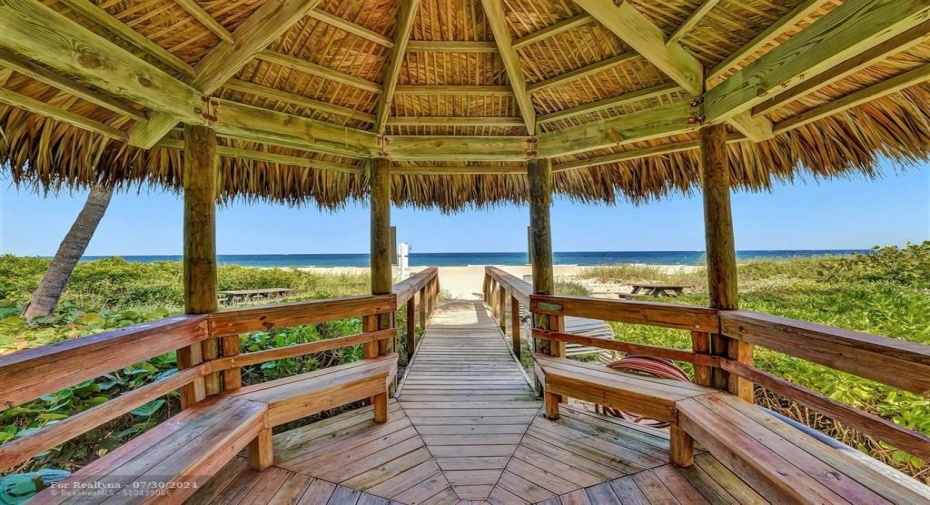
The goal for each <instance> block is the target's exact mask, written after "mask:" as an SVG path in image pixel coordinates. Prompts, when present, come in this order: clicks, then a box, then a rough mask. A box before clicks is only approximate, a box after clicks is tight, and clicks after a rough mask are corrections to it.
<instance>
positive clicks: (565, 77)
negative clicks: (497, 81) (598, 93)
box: [526, 51, 639, 94]
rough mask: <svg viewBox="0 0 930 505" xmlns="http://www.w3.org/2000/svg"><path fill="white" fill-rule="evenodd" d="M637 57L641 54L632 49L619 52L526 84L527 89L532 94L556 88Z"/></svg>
mask: <svg viewBox="0 0 930 505" xmlns="http://www.w3.org/2000/svg"><path fill="white" fill-rule="evenodd" d="M636 58H639V54H637V53H635V52H632V51H631V52H627V53H623V54H619V55H617V56H613V57H611V58H607V59H606V60H602V61H599V62H597V63H592V64H591V65H585V66H583V67H581V68H576V69H575V70H572V71H570V72H566V73H564V74H560V75H557V76H555V77H550V78H549V79H545V80H543V81H539V82H534V83H532V84H528V85H527V86H526V91H527V93H530V94H533V93H539V92H540V91H544V90H547V89H550V88H554V87H556V86H561V85H563V84H567V83H570V82H572V81H576V80H580V79H584V78H585V77H591V76H592V75H595V74H598V73H600V72H603V71H604V70H607V69H609V68H611V67H615V66H618V65H622V64H624V63H626V62H628V61H630V60H634V59H636Z"/></svg>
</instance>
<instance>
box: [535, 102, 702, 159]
mask: <svg viewBox="0 0 930 505" xmlns="http://www.w3.org/2000/svg"><path fill="white" fill-rule="evenodd" d="M694 113H695V110H694V109H692V108H691V105H690V104H689V103H688V102H676V103H672V104H669V105H663V106H661V107H655V108H650V109H644V110H641V111H638V112H632V113H629V114H623V115H622V116H617V117H614V118H610V119H602V120H600V121H596V122H594V123H587V124H584V125H581V126H575V127H571V128H565V129H563V130H559V131H556V132H552V133H545V134H542V135H539V157H541V158H552V157H559V156H567V155H570V154H577V153H582V152H586V151H593V150H596V149H603V148H607V147H613V146H620V145H625V144H629V143H632V142H642V141H645V140H651V139H655V138H660V137H667V136H669V135H676V134H681V133H688V132H691V131H694V130H696V129H697V127H698V125H696V124H691V122H690V121H689V118H691V117H692V116H693V115H694Z"/></svg>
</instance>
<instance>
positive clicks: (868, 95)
mask: <svg viewBox="0 0 930 505" xmlns="http://www.w3.org/2000/svg"><path fill="white" fill-rule="evenodd" d="M927 81H930V65H923V66H921V67H918V68H916V69H914V70H911V71H910V72H906V73H904V74H901V75H899V76H896V77H892V78H891V79H888V80H885V81H882V82H880V83H878V84H876V85H874V86H870V87H868V88H865V89H863V90H860V91H857V92H855V93H851V94H849V95H847V96H844V97H843V98H840V99H837V100H833V101H831V102H829V103H826V104H824V105H821V106H820V107H817V108H815V109H812V110H810V111H807V112H805V113H803V114H801V115H799V116H797V117H793V118H791V119H788V120H787V121H784V122H781V123H778V124H777V125H775V133H776V134H779V133H784V132H787V131H791V130H794V129H795V128H800V127H802V126H804V125H808V124H810V123H813V122H814V121H819V120H821V119H824V118H827V117H830V116H832V115H834V114H839V113H841V112H845V111H847V110H849V109H852V108H853V107H858V106H860V105H864V104H866V103H869V102H871V101H872V100H877V99H879V98H882V97H885V96H888V95H891V94H893V93H898V92H900V91H903V90H905V89H907V88H910V87H911V86H916V85H918V84H921V83H926V82H927Z"/></svg>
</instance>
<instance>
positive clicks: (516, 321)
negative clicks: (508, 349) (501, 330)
mask: <svg viewBox="0 0 930 505" xmlns="http://www.w3.org/2000/svg"><path fill="white" fill-rule="evenodd" d="M510 327H511V330H510V331H511V332H512V333H513V338H512V339H511V341H512V343H513V354H514V356H516V357H517V359H520V354H521V353H522V352H523V346H522V345H521V344H520V338H521V337H522V336H523V335H521V333H522V332H523V326H522V325H521V324H520V302H518V301H517V299H516V298H514V297H511V298H510Z"/></svg>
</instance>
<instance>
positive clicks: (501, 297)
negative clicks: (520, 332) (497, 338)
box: [497, 285, 507, 335]
mask: <svg viewBox="0 0 930 505" xmlns="http://www.w3.org/2000/svg"><path fill="white" fill-rule="evenodd" d="M497 305H498V307H499V308H498V311H497V318H498V321H497V324H498V326H500V329H501V332H503V333H504V335H506V334H507V290H506V289H504V286H503V285H501V287H500V292H499V293H498V294H497Z"/></svg>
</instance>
